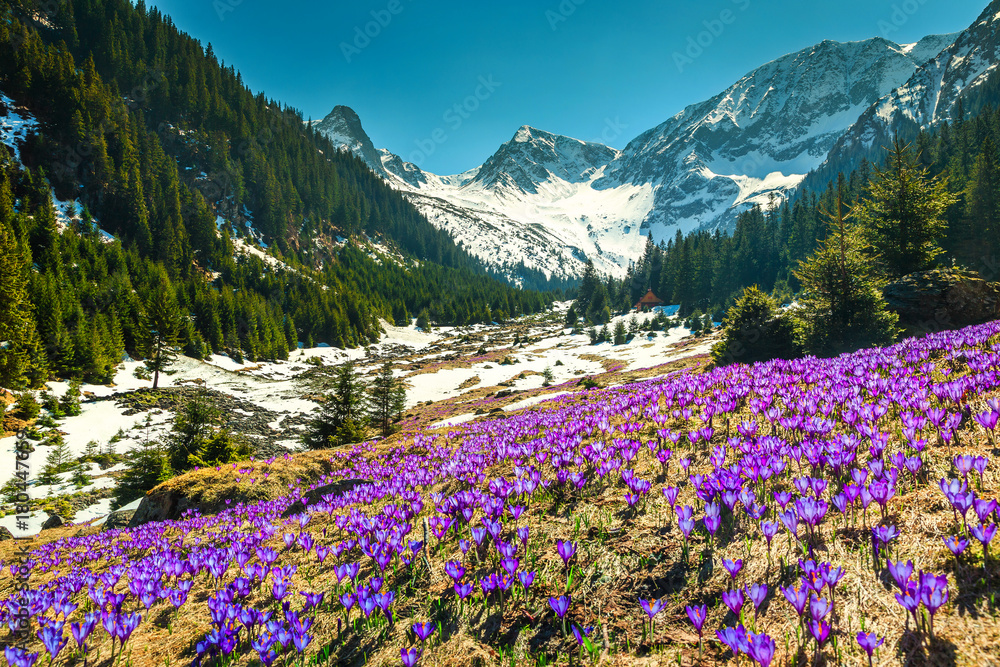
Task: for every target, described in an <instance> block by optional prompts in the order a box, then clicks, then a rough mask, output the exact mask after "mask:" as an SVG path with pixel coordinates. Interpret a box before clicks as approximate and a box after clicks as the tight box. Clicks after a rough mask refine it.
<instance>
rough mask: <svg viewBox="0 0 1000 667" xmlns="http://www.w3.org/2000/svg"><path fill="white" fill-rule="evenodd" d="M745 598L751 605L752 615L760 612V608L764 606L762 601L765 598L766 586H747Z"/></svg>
mask: <svg viewBox="0 0 1000 667" xmlns="http://www.w3.org/2000/svg"><path fill="white" fill-rule="evenodd" d="M746 591H747V597H748V598H749V599H750V601H751V602H752V603H753V608H754V613H756V612H758V611H759V610H760V606H761V605H762V604H764V599H765V598H766V597H767V585H765V584H752V585H750V586H747V589H746Z"/></svg>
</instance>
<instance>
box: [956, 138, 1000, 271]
mask: <svg viewBox="0 0 1000 667" xmlns="http://www.w3.org/2000/svg"><path fill="white" fill-rule="evenodd" d="M961 236H962V237H963V238H962V239H961V241H963V242H964V244H965V245H966V246H967V250H966V252H967V253H968V254H970V255H976V254H979V255H982V254H986V253H988V254H991V255H993V256H996V255H998V254H1000V161H998V159H997V147H996V144H994V143H993V139H991V138H990V137H989V136H987V137H986V140H985V141H984V142H983V145H982V148H981V150H980V152H979V155H978V157H976V163H975V165H974V166H973V168H972V175H971V176H970V178H969V182H968V185H967V186H966V189H965V225H964V229H963V230H962V234H961ZM973 246H976V248H977V249H976V250H974V249H973Z"/></svg>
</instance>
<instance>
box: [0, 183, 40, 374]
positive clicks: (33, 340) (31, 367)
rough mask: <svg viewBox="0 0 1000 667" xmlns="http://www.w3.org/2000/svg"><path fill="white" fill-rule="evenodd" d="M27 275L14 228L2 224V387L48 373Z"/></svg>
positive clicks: (0, 224)
mask: <svg viewBox="0 0 1000 667" xmlns="http://www.w3.org/2000/svg"><path fill="white" fill-rule="evenodd" d="M2 204H3V202H2V197H0V205H2ZM26 277H27V276H26V271H25V266H24V257H23V255H22V254H21V252H20V251H19V249H18V245H17V242H16V239H15V237H14V230H13V229H12V228H11V227H9V226H7V225H5V224H3V223H0V295H2V296H0V387H10V388H14V389H20V388H23V387H25V386H38V384H40V382H41V381H42V380H43V379H44V378H45V375H46V363H45V355H44V353H43V351H42V347H41V340H40V339H39V337H38V333H37V331H36V330H35V318H34V317H33V312H34V308H33V307H32V304H31V302H30V300H29V298H28V293H27V289H26V286H27V280H26Z"/></svg>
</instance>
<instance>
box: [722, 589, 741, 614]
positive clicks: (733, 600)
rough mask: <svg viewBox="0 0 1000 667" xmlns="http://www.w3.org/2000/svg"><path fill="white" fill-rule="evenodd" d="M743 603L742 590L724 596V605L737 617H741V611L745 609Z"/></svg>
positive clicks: (732, 591)
mask: <svg viewBox="0 0 1000 667" xmlns="http://www.w3.org/2000/svg"><path fill="white" fill-rule="evenodd" d="M743 601H744V599H743V589H741V588H737V589H735V590H731V591H725V592H724V593H723V594H722V603H723V604H724V605H726V606H727V607H729V611H731V612H733V613H734V614H735V615H736V616H739V615H740V610H741V609H743Z"/></svg>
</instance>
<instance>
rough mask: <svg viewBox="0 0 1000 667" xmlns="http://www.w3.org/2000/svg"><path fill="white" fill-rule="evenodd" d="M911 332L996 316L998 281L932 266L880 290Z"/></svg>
mask: <svg viewBox="0 0 1000 667" xmlns="http://www.w3.org/2000/svg"><path fill="white" fill-rule="evenodd" d="M882 294H883V296H884V297H885V300H886V303H887V304H888V305H889V308H890V310H893V311H895V312H896V313H898V314H899V322H900V324H901V325H903V326H904V327H907V328H908V329H910V330H911V331H923V332H927V331H942V330H945V329H957V328H961V327H966V326H971V325H973V324H981V323H983V322H988V321H990V320H995V319H1000V284H998V283H989V282H986V281H985V280H983V279H982V278H980V277H979V275H978V274H976V273H971V272H963V271H958V270H955V269H935V270H933V271H922V272H920V273H912V274H910V275H908V276H904V277H903V278H901V279H900V280H898V281H896V282H894V283H891V284H889V285H887V286H886V287H885V289H883V290H882Z"/></svg>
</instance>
